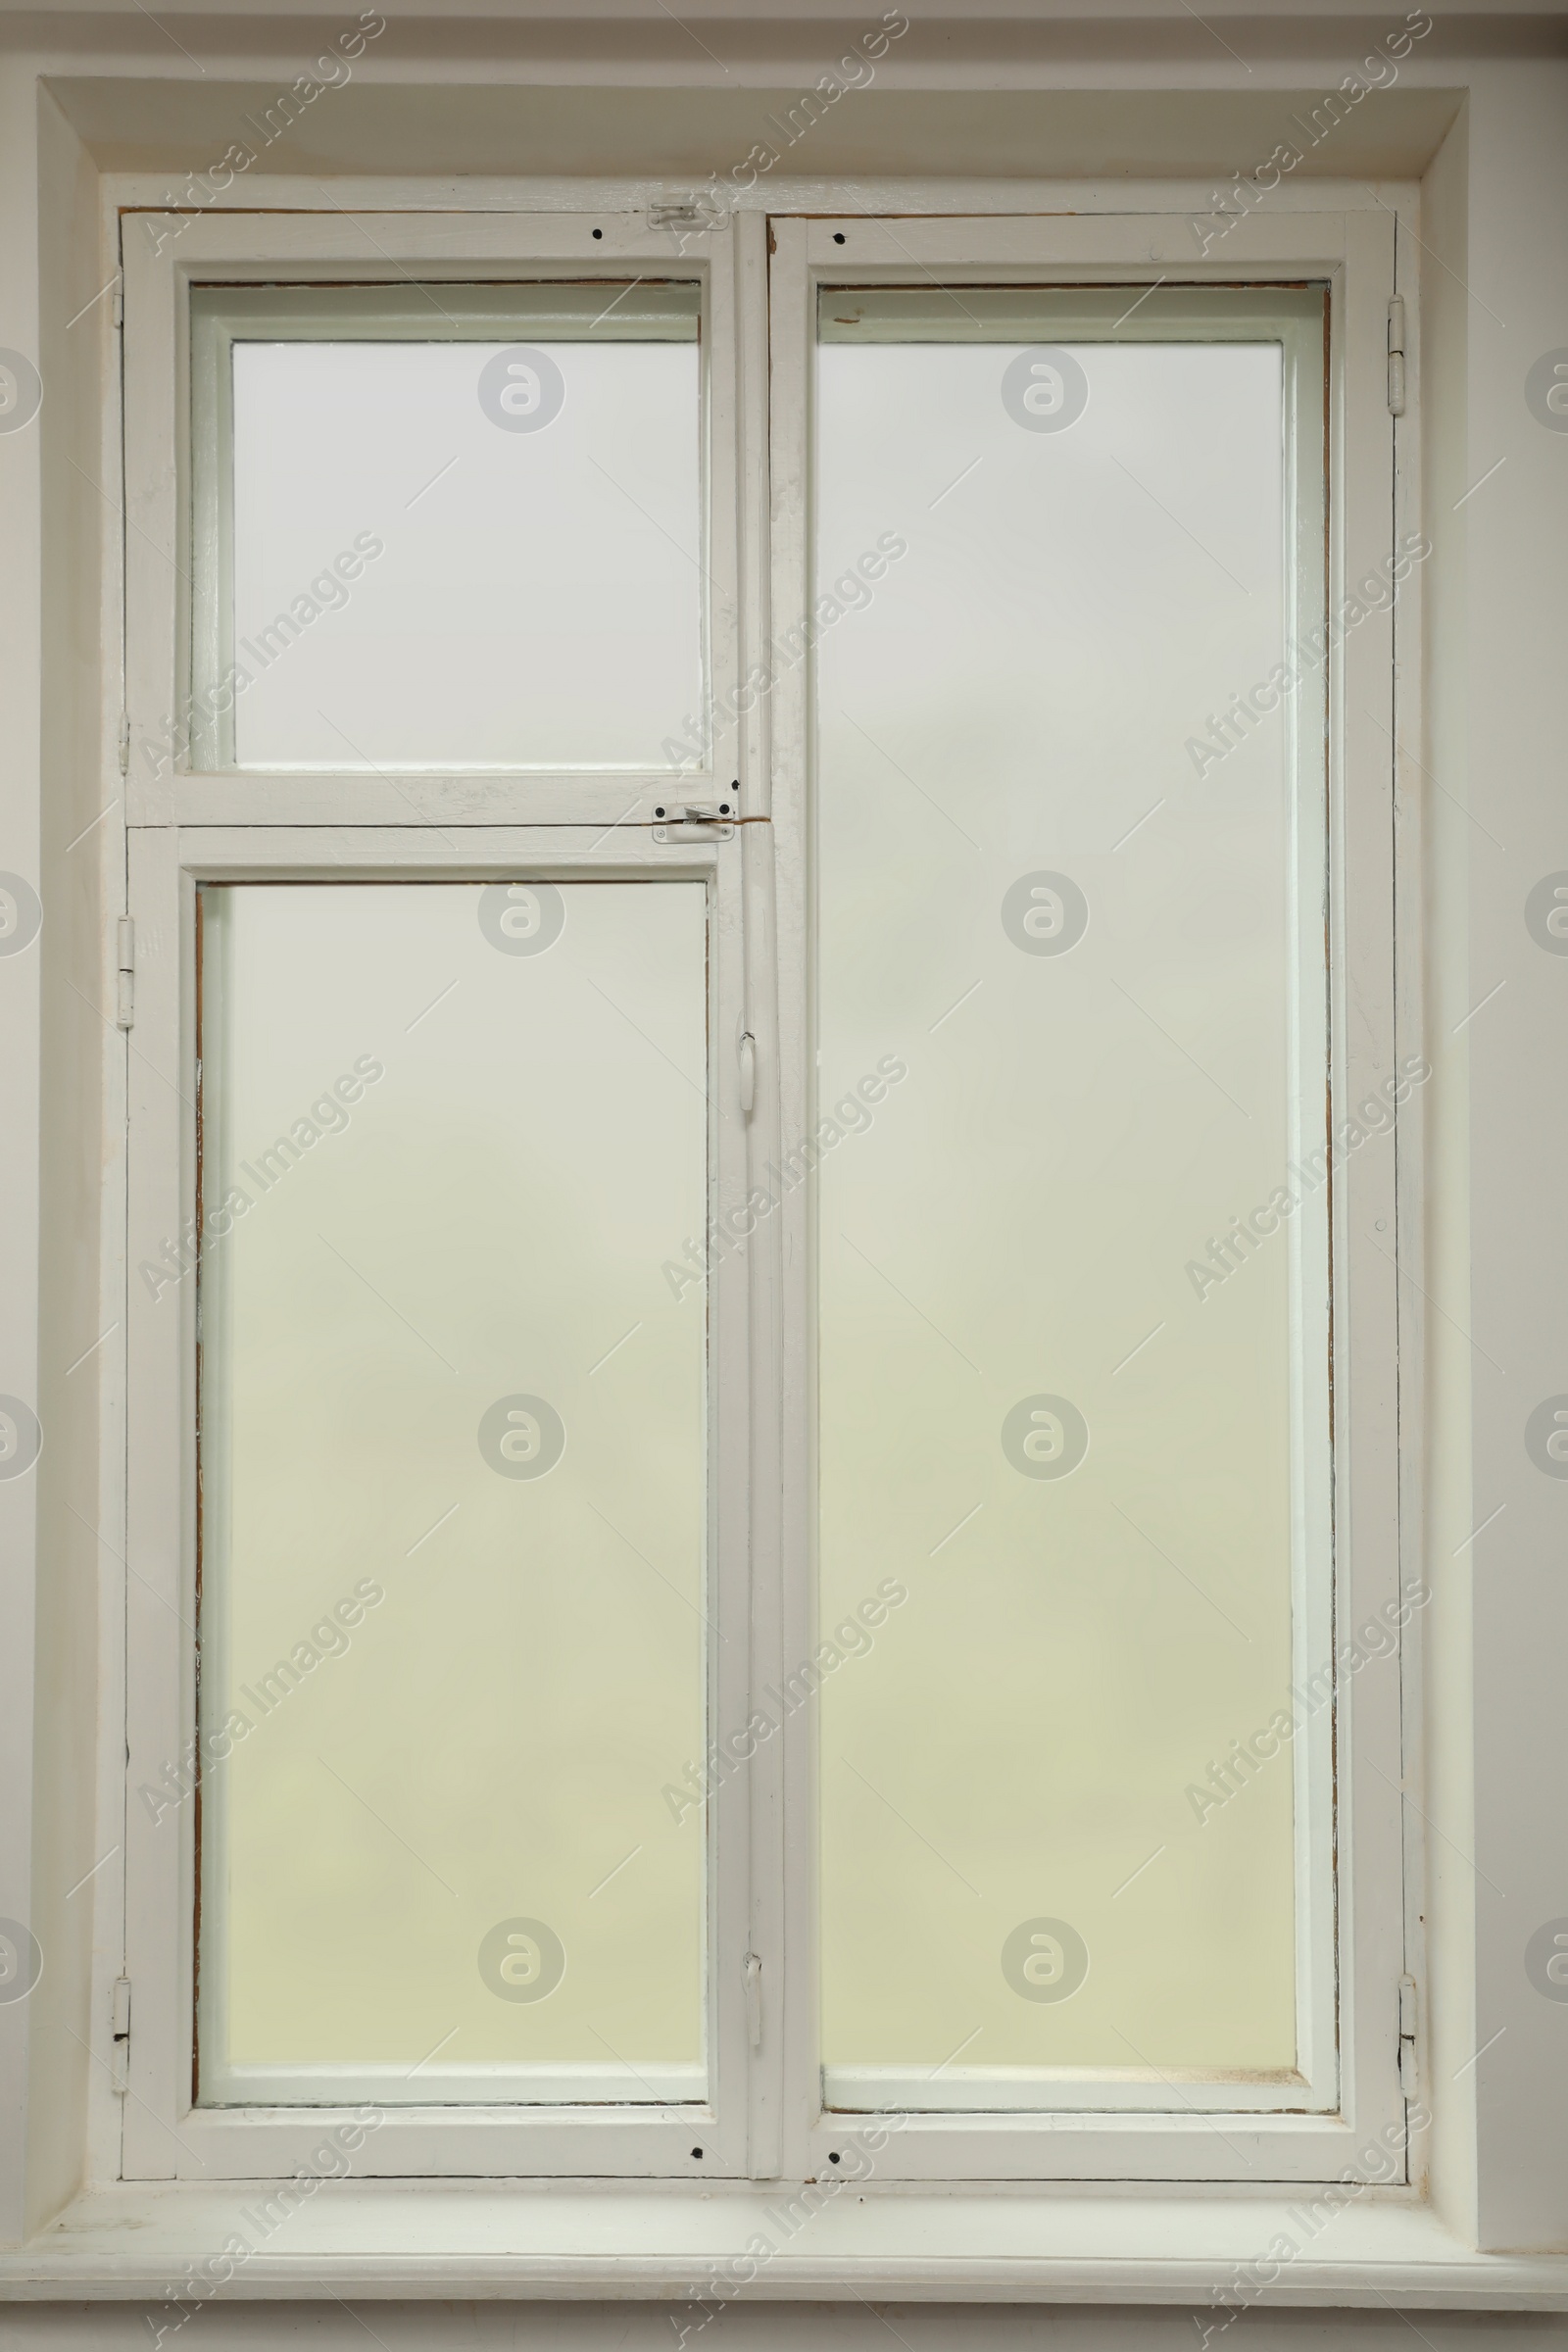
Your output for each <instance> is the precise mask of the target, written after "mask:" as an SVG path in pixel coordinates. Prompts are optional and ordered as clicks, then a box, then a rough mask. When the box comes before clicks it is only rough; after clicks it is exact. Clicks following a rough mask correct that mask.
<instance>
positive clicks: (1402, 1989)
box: [1399, 1977, 1420, 2099]
mask: <svg viewBox="0 0 1568 2352" xmlns="http://www.w3.org/2000/svg"><path fill="white" fill-rule="evenodd" d="M1399 2088H1400V2089H1401V2090H1402V2091H1403V2093H1404V2095H1405V2097H1406V2098H1407V2099H1413V2098H1414V2097H1415V2095H1416V2092H1417V2090H1418V2089H1419V2088H1420V2082H1419V2078H1418V2070H1417V2065H1416V1992H1415V1979H1414V1977H1401V1978H1400V1979H1399Z"/></svg>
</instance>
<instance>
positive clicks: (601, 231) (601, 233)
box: [594, 228, 605, 237]
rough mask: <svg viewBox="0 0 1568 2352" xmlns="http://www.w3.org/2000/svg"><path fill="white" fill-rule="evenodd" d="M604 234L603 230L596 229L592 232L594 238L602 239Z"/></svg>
mask: <svg viewBox="0 0 1568 2352" xmlns="http://www.w3.org/2000/svg"><path fill="white" fill-rule="evenodd" d="M604 233H605V232H604V230H603V229H602V228H596V229H595V230H594V235H595V236H596V237H602V236H603V235H604Z"/></svg>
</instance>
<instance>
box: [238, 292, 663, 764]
mask: <svg viewBox="0 0 1568 2352" xmlns="http://www.w3.org/2000/svg"><path fill="white" fill-rule="evenodd" d="M599 291H602V292H603V294H604V306H605V307H607V308H609V307H611V306H613V299H614V289H613V288H609V289H599V290H596V294H597V292H599ZM689 326H690V330H691V331H690V338H689V339H681V340H628V341H622V342H611V341H604V340H599V339H596V340H594V341H584V340H576V341H566V340H562V339H559V337H557V336H555V335H552V334H550V333H543V334H540V335H539V336H537V337H535V336H524V337H523V338H522V339H520V340H513V341H511V342H501V341H492V342H480V341H473V340H466V341H447V342H441V341H428V340H426V341H415V340H412V339H411V340H410V341H408V342H391V341H384V340H383V341H364V342H358V341H351V340H348V339H346V338H345V339H344V340H341V341H328V340H292V341H281V340H280V341H236V342H235V343H234V344H233V347H232V365H233V490H232V497H233V517H232V628H231V632H230V635H231V651H229V650H226V651H225V653H224V655H223V657H222V659H223V662H224V663H225V665H226V662H230V661H231V662H233V663H234V664H235V665H236V667H237V669H238V670H239V672H240V673H241V675H242V679H243V681H244V682H243V683H242V685H241V687H240V690H239V691H238V692H237V694H236V695H235V697H234V701H233V730H234V753H235V758H236V760H237V761H238V762H239V763H240V764H241V765H250V766H269V765H275V766H289V765H294V766H299V765H313V766H326V767H347V768H355V767H410V766H415V767H417V766H429V767H437V768H443V767H453V766H460V767H461V766H530V767H540V766H544V767H549V766H575V767H581V766H593V767H635V766H651V767H656V768H667V767H669V766H670V764H671V761H670V760H669V757H668V756H667V754H665V753H664V752H663V751H662V745H663V744H664V742H665V741H666V739H669V738H680V737H681V736H682V735H683V734H684V731H685V728H684V720H685V714H686V713H688V712H690V711H693V710H694V709H695V708H696V707H697V704H698V701H699V697H700V691H701V658H700V657H701V636H702V606H701V588H702V580H703V561H704V560H703V552H702V545H701V512H700V499H699V458H700V413H699V355H698V345H697V342H696V340H695V327H696V321H695V319H692V320H691V321H690V322H689ZM610 331H613V327H612V328H611V329H610Z"/></svg>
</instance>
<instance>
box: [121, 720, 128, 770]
mask: <svg viewBox="0 0 1568 2352" xmlns="http://www.w3.org/2000/svg"><path fill="white" fill-rule="evenodd" d="M120 772H121V774H122V775H123V776H128V775H129V773H130V712H129V711H122V712H121V713H120Z"/></svg>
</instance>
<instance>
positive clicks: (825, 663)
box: [814, 288, 1392, 2107]
mask: <svg viewBox="0 0 1568 2352" xmlns="http://www.w3.org/2000/svg"><path fill="white" fill-rule="evenodd" d="M1137 293H1138V289H1134V288H1125V289H1117V290H1116V291H1115V292H1114V293H1113V294H1111V295H1107V296H1097V295H1094V294H1082V293H1075V294H1062V295H1059V296H1051V295H1042V294H1038V293H1033V292H1030V291H1028V290H1024V289H1019V290H1016V291H1011V292H1007V293H988V292H986V291H984V290H977V289H959V290H958V292H957V293H956V294H952V295H950V294H945V293H941V292H938V291H934V290H929V289H923V288H922V289H908V290H905V289H892V290H888V291H886V292H884V293H867V294H860V293H858V292H857V293H844V292H835V293H830V294H827V295H825V296H824V297H823V302H822V314H821V344H820V348H819V351H818V355H817V373H816V491H815V527H816V596H817V599H818V601H817V604H816V608H815V613H816V627H817V629H818V631H819V635H818V643H817V650H816V657H815V660H816V697H817V708H816V724H817V766H816V775H815V809H816V820H815V836H814V839H815V857H816V868H815V891H816V922H817V941H818V949H817V955H818V961H817V1047H818V1061H819V1067H818V1073H817V1075H818V1096H817V1105H816V1117H817V1118H818V1120H821V1119H824V1118H830V1119H833V1120H834V1121H835V1122H836V1125H837V1127H838V1128H839V1129H840V1130H841V1136H840V1139H839V1140H835V1141H834V1143H833V1144H832V1148H831V1149H828V1150H826V1151H825V1152H824V1156H823V1160H822V1165H821V1169H820V1173H819V1177H818V1187H819V1190H818V1218H817V1253H818V1256H817V1262H818V1301H819V1320H818V1381H819V1453H820V1481H821V1483H820V1521H819V1563H820V1568H819V1591H818V1607H819V1625H820V1628H821V1629H823V1630H824V1631H827V1630H831V1629H832V1628H834V1627H836V1626H839V1625H841V1624H846V1623H852V1622H853V1621H854V1620H855V1618H856V1615H857V1612H858V1610H859V1609H860V1607H861V1604H862V1603H866V1602H872V1603H873V1604H874V1602H875V1598H876V1595H877V1593H878V1588H879V1586H880V1585H882V1583H883V1580H886V1579H893V1580H896V1582H897V1583H898V1585H899V1586H900V1587H901V1588H902V1589H903V1590H904V1591H905V1592H906V1593H907V1598H906V1599H904V1600H902V1601H899V1602H897V1603H895V1604H894V1606H893V1607H892V1609H891V1610H890V1611H889V1612H888V1613H887V1616H886V1622H885V1623H883V1624H881V1625H880V1626H879V1628H878V1630H876V1632H875V1634H874V1637H871V1638H870V1639H869V1640H868V1643H867V1646H866V1650H865V1654H856V1655H853V1656H850V1657H847V1658H846V1662H845V1663H844V1665H843V1666H842V1668H841V1669H840V1670H839V1671H836V1672H834V1673H833V1674H832V1675H831V1676H830V1677H829V1679H828V1680H827V1681H826V1683H825V1686H824V1689H823V1691H822V1694H821V1699H820V1709H821V1718H820V1740H821V1747H820V1762H821V1774H820V1786H821V1789H822V1803H823V1817H822V1832H821V1838H822V1843H821V1903H822V1938H823V1941H822V2019H823V2055H824V2064H825V2069H826V2081H827V2092H828V2097H829V2101H830V2103H831V2104H836V2105H840V2106H845V2107H857V2106H860V2107H864V2106H876V2105H881V2104H891V2105H904V2106H916V2107H919V2106H925V2107H932V2106H937V2107H962V2106H981V2107H988V2106H989V2107H997V2106H1001V2107H1007V2106H1017V2107H1028V2106H1048V2105H1052V2104H1054V2103H1058V2102H1060V2101H1066V2103H1069V2104H1070V2103H1073V2102H1074V2099H1075V2098H1076V2096H1077V2095H1078V2094H1077V2093H1075V2092H1074V2090H1073V2084H1074V2082H1075V2081H1076V2082H1080V2084H1081V2083H1082V2082H1083V2081H1084V2080H1085V2079H1086V2078H1088V2077H1098V2078H1103V2077H1105V2076H1111V2077H1121V2078H1125V2081H1124V2084H1123V2088H1124V2090H1125V2092H1126V2097H1125V2099H1124V2100H1123V2103H1135V2104H1136V2103H1143V2102H1145V2101H1149V2102H1152V2103H1153V2104H1155V2105H1163V2104H1171V2103H1173V2102H1174V2103H1176V2104H1181V2103H1182V2101H1183V2099H1184V2098H1186V2097H1187V2096H1188V2095H1190V2094H1188V2093H1186V2092H1178V2091H1177V2090H1175V2089H1173V2088H1172V2087H1171V2086H1172V2084H1174V2083H1177V2082H1182V2081H1183V2080H1184V2079H1185V2080H1186V2081H1187V2082H1196V2081H1200V2080H1201V2079H1203V2078H1218V2079H1221V2080H1224V2079H1226V2078H1229V2080H1230V2082H1232V2083H1233V2084H1234V2083H1236V2082H1250V2083H1252V2084H1254V2085H1255V2084H1257V2083H1268V2082H1274V2083H1276V2084H1278V2085H1279V2086H1280V2088H1279V2090H1278V2091H1277V2092H1276V2093H1275V2094H1274V2096H1275V2102H1276V2103H1278V2104H1284V2105H1290V2104H1292V2103H1298V2102H1297V2101H1296V2100H1295V2099H1294V2097H1293V2086H1295V2088H1296V2089H1299V2084H1300V2082H1301V2081H1302V2079H1303V2077H1304V2076H1305V2075H1306V2074H1307V2073H1308V2072H1309V2071H1310V2069H1311V2068H1313V2067H1315V2068H1316V2069H1317V2070H1318V2072H1317V2080H1319V2081H1321V2079H1322V2075H1321V2068H1322V2063H1323V2059H1324V2048H1323V2046H1322V2040H1323V2032H1324V2030H1325V2029H1324V2026H1323V2021H1324V2018H1325V2016H1327V2018H1328V2021H1329V2024H1328V2028H1327V2031H1329V2032H1330V2033H1331V2031H1332V1899H1331V1885H1330V1878H1329V1873H1330V1871H1331V1868H1332V1847H1331V1831H1332V1820H1331V1813H1330V1810H1329V1807H1330V1786H1329V1772H1328V1764H1329V1756H1328V1746H1327V1730H1328V1711H1327V1707H1326V1705H1322V1704H1320V1705H1318V1706H1317V1707H1315V1708H1314V1706H1313V1705H1312V1704H1311V1703H1310V1700H1309V1698H1299V1697H1298V1696H1297V1694H1296V1692H1295V1691H1293V1684H1295V1685H1298V1686H1299V1684H1300V1678H1301V1677H1302V1676H1303V1675H1305V1676H1310V1675H1311V1673H1312V1672H1313V1670H1314V1669H1321V1668H1324V1667H1325V1666H1326V1665H1328V1664H1330V1663H1331V1659H1332V1649H1331V1642H1332V1634H1331V1616H1330V1593H1331V1579H1332V1569H1331V1554H1332V1546H1331V1535H1330V1519H1329V1466H1330V1454H1329V1423H1328V1410H1329V1406H1328V1346H1329V1275H1328V1210H1327V1202H1328V1185H1327V1182H1326V1179H1325V1173H1324V1170H1325V1160H1324V1155H1323V1151H1322V1147H1323V1144H1324V1140H1325V1124H1324V1122H1325V1081H1326V1069H1327V1064H1326V995H1325V978H1324V876H1325V814H1324V809H1325V784H1324V769H1323V752H1322V744H1323V710H1324V695H1323V674H1322V668H1321V654H1322V643H1323V641H1322V636H1321V633H1320V630H1319V633H1317V634H1316V635H1315V636H1314V634H1313V632H1314V629H1317V628H1318V624H1320V622H1321V618H1322V611H1321V600H1322V588H1321V581H1322V564H1323V557H1322V514H1323V484H1322V477H1321V465H1322V458H1321V452H1322V446H1323V417H1322V356H1323V341H1322V332H1323V328H1322V317H1323V314H1322V304H1321V300H1320V298H1319V297H1318V296H1316V295H1314V294H1311V293H1307V294H1299V295H1292V294H1270V295H1263V296H1260V297H1258V298H1257V300H1256V302H1255V303H1253V304H1251V305H1250V304H1249V298H1248V297H1246V296H1245V295H1227V294H1225V293H1223V292H1221V293H1219V294H1217V295H1209V296H1205V297H1185V296H1181V295H1176V296H1172V295H1170V294H1168V293H1156V294H1153V295H1152V296H1150V297H1149V298H1148V300H1147V301H1146V302H1145V303H1143V304H1142V305H1141V306H1138V307H1137V308H1136V315H1134V316H1131V317H1128V318H1126V319H1122V318H1121V314H1123V313H1127V312H1128V311H1129V309H1130V308H1131V307H1132V306H1134V304H1135V297H1136V295H1137ZM889 1056H891V1057H894V1058H896V1059H897V1060H898V1061H899V1062H900V1063H901V1064H904V1065H907V1077H904V1078H902V1079H901V1080H899V1081H898V1082H897V1083H896V1084H894V1085H892V1086H890V1087H889V1088H887V1089H886V1091H885V1097H884V1098H883V1099H879V1100H878V1101H877V1103H876V1107H875V1109H874V1111H873V1110H872V1109H870V1108H869V1107H866V1108H863V1109H862V1108H861V1107H860V1105H861V1103H862V1102H863V1101H864V1100H865V1098H866V1093H867V1090H865V1089H863V1088H861V1086H860V1081H861V1080H862V1078H863V1077H865V1076H866V1075H867V1074H874V1073H875V1072H876V1071H877V1068H878V1065H879V1062H880V1063H881V1064H882V1067H883V1068H884V1069H885V1068H886V1067H887V1060H886V1058H885V1057H889ZM844 1105H847V1106H848V1108H847V1109H846V1108H845V1107H843V1106H844ZM1389 1115H1390V1117H1391V1118H1392V1112H1391V1113H1390V1114H1389ZM822 1132H823V1130H821V1129H820V1128H819V1129H818V1133H819V1135H821V1133H822ZM1314 1154H1315V1157H1314ZM1254 1212H1255V1213H1254ZM1238 1221H1241V1222H1238ZM862 1622H863V1619H862ZM1324 1688H1325V1690H1326V1688H1327V1686H1326V1684H1325V1685H1324ZM1271 1727H1272V1728H1271ZM1238 1744H1240V1746H1241V1747H1242V1749H1243V1750H1244V1751H1245V1753H1244V1756H1243V1758H1242V1759H1241V1760H1238V1754H1237V1749H1238ZM1325 2003H1327V2004H1328V2007H1327V2009H1325ZM1314 2037H1316V2042H1317V2046H1316V2047H1315V2048H1314V2047H1313V2046H1311V2045H1312V2044H1313V2042H1314ZM1231 2095H1233V2094H1227V2096H1231ZM1249 2095H1250V2094H1249Z"/></svg>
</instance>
